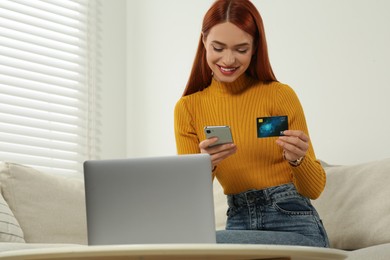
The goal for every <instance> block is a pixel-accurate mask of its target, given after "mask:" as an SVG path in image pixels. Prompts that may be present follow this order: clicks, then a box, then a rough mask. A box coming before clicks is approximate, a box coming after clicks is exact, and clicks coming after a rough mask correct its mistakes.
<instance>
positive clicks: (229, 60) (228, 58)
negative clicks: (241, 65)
mask: <svg viewBox="0 0 390 260" xmlns="http://www.w3.org/2000/svg"><path fill="white" fill-rule="evenodd" d="M235 61H236V58H235V57H234V54H233V53H232V52H231V51H227V52H226V53H225V55H224V56H223V63H224V65H225V66H230V65H233V64H234V62H235Z"/></svg>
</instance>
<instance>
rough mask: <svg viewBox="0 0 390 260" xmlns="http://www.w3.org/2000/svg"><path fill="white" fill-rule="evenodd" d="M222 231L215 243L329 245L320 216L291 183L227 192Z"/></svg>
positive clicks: (218, 233)
mask: <svg viewBox="0 0 390 260" xmlns="http://www.w3.org/2000/svg"><path fill="white" fill-rule="evenodd" d="M227 199H228V206H229V209H228V212H227V216H228V218H227V222H226V230H223V231H218V232H217V242H218V243H249V244H282V245H301V246H317V247H329V241H328V237H327V234H326V231H325V229H324V226H323V224H322V222H321V219H320V217H319V215H318V213H317V211H316V210H315V208H314V207H313V206H312V204H311V202H310V200H309V199H308V198H306V197H304V196H302V195H300V194H299V193H298V192H297V190H296V189H295V186H294V185H293V184H292V183H289V184H284V185H280V186H276V187H271V188H267V189H263V190H250V191H247V192H243V193H240V194H236V195H228V196H227Z"/></svg>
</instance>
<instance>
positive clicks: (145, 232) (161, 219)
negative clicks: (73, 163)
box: [84, 154, 216, 245]
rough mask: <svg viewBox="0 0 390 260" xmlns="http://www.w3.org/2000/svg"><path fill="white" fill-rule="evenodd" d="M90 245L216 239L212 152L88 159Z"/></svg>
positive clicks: (204, 241)
mask: <svg viewBox="0 0 390 260" xmlns="http://www.w3.org/2000/svg"><path fill="white" fill-rule="evenodd" d="M84 179H85V192H86V209H87V227H88V244H89V245H109V244H151V243H152V244H154V243H215V242H216V241H215V239H216V238H215V215H214V203H213V188H212V177H211V162H210V156H209V155H205V154H193V155H178V156H164V157H148V158H131V159H116V160H95V161H86V162H85V163H84Z"/></svg>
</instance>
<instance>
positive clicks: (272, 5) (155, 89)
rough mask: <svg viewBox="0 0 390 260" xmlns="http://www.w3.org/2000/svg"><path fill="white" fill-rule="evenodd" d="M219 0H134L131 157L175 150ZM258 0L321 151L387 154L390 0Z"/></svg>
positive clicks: (342, 158)
mask: <svg viewBox="0 0 390 260" xmlns="http://www.w3.org/2000/svg"><path fill="white" fill-rule="evenodd" d="M212 2H213V1H211V0H210V1H208V0H207V1H206V0H203V1H182V0H165V1H159V0H142V1H127V7H126V8H127V70H126V72H127V98H126V100H127V132H126V133H127V156H151V155H166V154H175V153H176V148H175V140H174V133H173V108H174V105H175V103H176V101H177V99H179V97H180V95H181V93H182V91H183V89H184V86H185V84H186V81H187V77H188V75H189V72H190V69H191V66H192V61H193V57H194V54H195V50H196V47H197V42H198V37H199V34H200V28H201V22H202V19H203V15H204V13H205V11H206V10H207V9H208V7H209V6H210V4H211V3H212ZM253 2H254V3H255V5H256V6H257V7H258V8H259V10H260V12H261V14H262V16H263V20H264V23H265V27H266V32H267V39H268V43H269V51H270V57H271V62H272V65H273V68H274V71H275V73H276V75H277V77H278V79H279V80H280V81H282V82H284V83H287V84H289V85H290V86H292V87H293V88H294V89H295V90H296V92H297V93H298V95H299V97H300V99H301V102H302V104H303V106H304V109H305V112H306V117H307V121H308V124H309V130H310V134H311V138H312V142H313V144H314V148H315V151H316V153H317V157H319V158H321V159H323V160H325V161H328V162H330V163H335V164H350V163H358V162H364V161H369V160H374V159H380V158H385V157H389V156H390V149H389V148H388V147H390V137H389V136H388V135H387V132H388V130H387V129H390V121H389V120H388V118H389V116H388V113H389V111H390V104H389V102H387V99H388V98H389V97H390V88H389V82H390V73H389V68H390V48H389V47H388V46H390V29H389V24H390V15H389V13H388V10H390V1H387V0H375V1H371V0H343V1H336V0H317V1H311V0H295V1H283V0H272V1H267V0H257V1H256V0H254V1H253ZM113 18H116V17H113ZM119 39H121V38H120V37H119ZM112 51H114V53H116V52H115V50H112ZM116 54H117V53H116ZM118 58H120V59H119V60H120V61H122V60H121V57H118ZM120 63H121V62H120ZM110 113H111V112H110ZM112 116H115V115H112ZM117 126H120V125H117ZM110 130H112V131H113V132H112V133H117V131H119V132H120V131H121V130H120V129H110Z"/></svg>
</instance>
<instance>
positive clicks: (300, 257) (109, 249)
mask: <svg viewBox="0 0 390 260" xmlns="http://www.w3.org/2000/svg"><path fill="white" fill-rule="evenodd" d="M346 257H347V254H346V252H344V251H342V250H337V249H329V248H317V247H303V246H279V245H237V244H155V245H154V244H151V245H110V246H74V247H57V248H42V249H25V250H17V251H6V252H2V253H0V259H9V260H16V259H19V260H21V259H23V260H26V259H30V260H31V259H56V260H59V259H63V260H64V259H68V260H69V259H81V260H88V259H98V260H103V259H104V260H108V259H113V260H122V259H139V260H141V259H142V260H157V259H163V260H168V259H169V260H171V259H172V260H176V259H186V260H195V259H196V260H201V259H202V260H205V259H219V260H232V259H274V260H276V259H279V260H287V259H291V260H309V259H310V260H313V259H316V260H320V259H323V260H325V259H326V260H329V259H345V258H346Z"/></svg>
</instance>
